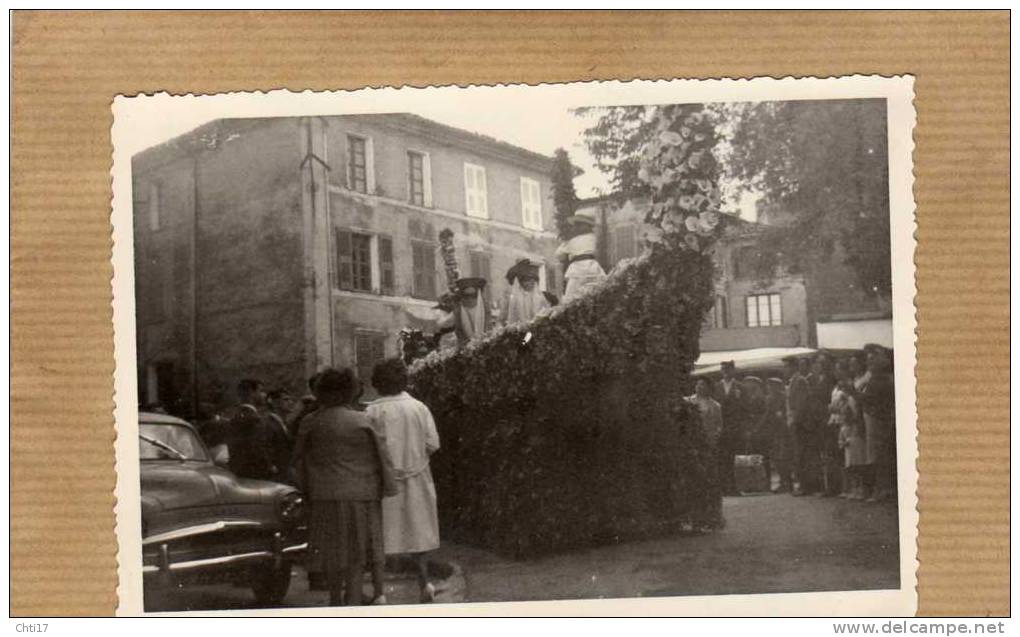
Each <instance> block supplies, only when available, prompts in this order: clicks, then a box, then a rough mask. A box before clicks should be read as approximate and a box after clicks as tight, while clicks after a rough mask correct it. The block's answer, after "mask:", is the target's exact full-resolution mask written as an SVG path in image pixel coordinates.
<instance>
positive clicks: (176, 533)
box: [138, 413, 307, 606]
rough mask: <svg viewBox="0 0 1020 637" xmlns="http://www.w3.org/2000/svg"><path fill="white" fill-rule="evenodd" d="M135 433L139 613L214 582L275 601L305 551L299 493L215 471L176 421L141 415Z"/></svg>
mask: <svg viewBox="0 0 1020 637" xmlns="http://www.w3.org/2000/svg"><path fill="white" fill-rule="evenodd" d="M138 427H139V432H138V444H139V459H140V464H141V496H142V497H141V511H142V571H143V574H144V586H145V597H146V606H149V605H150V599H151V600H153V601H155V600H157V599H159V600H165V599H166V597H167V595H168V594H169V595H172V594H173V593H174V592H175V591H176V590H177V589H180V588H181V587H184V586H188V585H191V584H212V583H218V582H229V583H232V584H235V585H237V584H243V585H245V586H250V587H251V589H252V591H253V592H254V594H255V599H256V601H257V602H258V603H259V604H262V605H273V604H277V603H279V602H280V601H282V600H283V598H284V597H285V596H286V594H287V589H288V587H289V586H290V580H291V565H292V564H293V563H294V562H295V561H296V560H297V559H298V558H299V557H301V555H302V554H303V552H304V551H305V549H306V547H307V544H306V534H307V526H306V523H305V520H304V515H303V503H302V497H301V493H300V492H298V490H297V489H295V488H293V487H290V486H287V485H284V484H277V483H275V482H266V481H264V480H248V479H243V478H238V477H237V476H235V475H234V474H233V473H231V472H230V471H228V470H227V469H225V468H223V467H220V466H217V465H216V464H215V463H214V462H213V460H212V458H211V456H210V454H209V451H208V450H207V449H206V447H205V444H203V442H202V439H201V438H200V437H199V435H198V433H197V432H196V431H195V429H194V428H193V427H192V426H191V425H190V424H188V423H187V422H185V421H183V420H181V419H179V418H174V417H172V416H166V415H162V414H152V413H142V414H140V416H139V426H138Z"/></svg>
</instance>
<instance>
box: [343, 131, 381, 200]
mask: <svg viewBox="0 0 1020 637" xmlns="http://www.w3.org/2000/svg"><path fill="white" fill-rule="evenodd" d="M374 163H375V161H374V159H373V152H372V140H371V139H370V138H368V137H358V136H356V135H348V136H347V187H348V188H350V189H351V190H356V191H357V192H364V193H368V194H374V193H375V167H374Z"/></svg>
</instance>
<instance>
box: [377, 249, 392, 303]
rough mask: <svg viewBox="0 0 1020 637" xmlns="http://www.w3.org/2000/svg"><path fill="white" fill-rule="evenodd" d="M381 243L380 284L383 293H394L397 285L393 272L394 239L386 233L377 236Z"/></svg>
mask: <svg viewBox="0 0 1020 637" xmlns="http://www.w3.org/2000/svg"><path fill="white" fill-rule="evenodd" d="M376 240H377V241H378V245H379V285H380V288H381V290H382V293H383V294H390V295H392V294H393V292H394V288H395V287H396V281H395V276H394V274H393V239H392V238H390V237H388V236H386V235H378V236H377V237H376Z"/></svg>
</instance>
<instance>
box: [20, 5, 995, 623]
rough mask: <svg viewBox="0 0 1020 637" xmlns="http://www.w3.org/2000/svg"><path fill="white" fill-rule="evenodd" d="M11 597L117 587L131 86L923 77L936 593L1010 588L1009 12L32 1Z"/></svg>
mask: <svg viewBox="0 0 1020 637" xmlns="http://www.w3.org/2000/svg"><path fill="white" fill-rule="evenodd" d="M13 21H14V28H13V87H12V88H13V103H12V149H11V307H12V312H11V434H10V444H11V466H10V477H11V493H10V497H11V520H10V525H11V528H10V537H11V546H10V551H11V555H10V557H11V575H10V585H11V589H10V592H11V597H10V612H11V614H13V615H18V616H25V615H34V616H38V615H109V614H112V613H113V611H114V608H115V605H116V594H115V586H116V577H117V573H116V561H115V550H116V542H115V538H114V528H113V525H114V517H113V495H112V493H113V487H114V479H115V476H114V466H113V446H112V443H113V439H114V429H113V417H112V408H113V400H112V376H111V375H112V373H113V345H112V325H111V316H112V313H111V306H110V303H111V292H110V277H111V274H112V271H111V267H110V249H111V227H110V225H109V215H110V196H111V192H110V176H109V171H110V167H111V147H110V136H109V131H110V125H111V123H112V116H111V112H110V104H111V100H112V99H113V97H114V95H116V94H118V93H123V94H134V93H139V92H154V91H169V92H171V93H212V92H223V91H244V90H254V89H262V90H266V89H272V88H290V89H293V90H303V89H337V88H360V87H363V86H383V85H392V86H401V85H414V86H424V85H429V84H459V85H468V84H494V83H514V82H525V83H538V82H569V81H574V80H598V79H632V78H645V79H656V78H674V77H691V78H705V77H753V76H760V75H771V76H777V77H779V76H787V75H793V76H810V75H815V76H835V75H846V74H854V73H860V74H872V73H877V74H883V75H892V74H902V73H909V74H913V75H915V76H916V84H915V87H914V88H915V91H916V95H917V100H916V108H917V116H918V126H917V128H916V131H915V140H916V143H917V148H916V152H915V155H914V162H915V173H916V177H917V181H916V185H915V198H916V201H917V206H918V210H917V216H918V242H919V243H918V250H917V256H916V262H917V290H918V294H917V308H918V343H917V356H918V365H917V376H918V388H917V398H918V420H919V423H918V428H919V431H920V434H919V436H920V438H919V448H920V459H919V471H920V476H921V477H920V486H919V501H920V505H919V508H920V535H919V540H918V544H919V547H918V551H919V553H918V559H919V561H920V570H919V573H918V580H919V603H920V606H919V613H920V614H923V615H946V614H963V615H972V614H974V615H985V614H993V615H1004V614H1008V613H1009V610H1010V606H1009V522H1010V519H1009V393H1008V392H1009V163H1008V160H1009V125H1010V121H1009V13H1008V12H1007V11H998V12H914V11H904V12H800V11H784V12H768V13H765V12H668V13H662V12H623V13H619V12H594V13H593V12H553V13H538V12H488V13H474V12H377V13H373V12H296V13H263V12H215V13H214V12H172V13H168V12H112V11H111V12H16V13H15V15H14V17H13Z"/></svg>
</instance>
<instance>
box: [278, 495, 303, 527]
mask: <svg viewBox="0 0 1020 637" xmlns="http://www.w3.org/2000/svg"><path fill="white" fill-rule="evenodd" d="M304 513H305V499H304V498H302V497H301V495H300V494H298V493H288V494H287V495H285V496H283V497H282V498H281V499H280V519H281V520H283V521H284V522H291V523H293V522H297V521H299V520H301V519H303V517H304Z"/></svg>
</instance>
